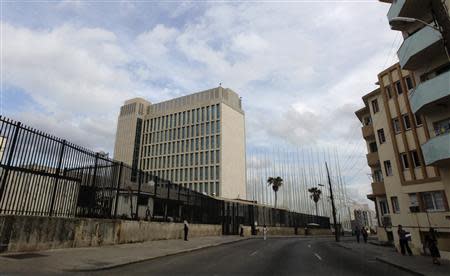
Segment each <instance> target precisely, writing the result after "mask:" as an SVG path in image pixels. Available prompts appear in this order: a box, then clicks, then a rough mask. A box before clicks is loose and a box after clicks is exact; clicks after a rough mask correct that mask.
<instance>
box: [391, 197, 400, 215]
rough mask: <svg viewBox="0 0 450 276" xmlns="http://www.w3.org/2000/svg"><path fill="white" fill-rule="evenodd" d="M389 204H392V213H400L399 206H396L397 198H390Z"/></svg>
mask: <svg viewBox="0 0 450 276" xmlns="http://www.w3.org/2000/svg"><path fill="white" fill-rule="evenodd" d="M391 203H392V211H393V212H394V213H400V204H398V197H396V196H391Z"/></svg>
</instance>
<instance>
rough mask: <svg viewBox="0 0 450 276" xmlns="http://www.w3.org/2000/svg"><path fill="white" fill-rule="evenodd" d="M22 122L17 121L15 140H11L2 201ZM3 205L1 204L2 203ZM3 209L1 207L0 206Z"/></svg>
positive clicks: (2, 188)
mask: <svg viewBox="0 0 450 276" xmlns="http://www.w3.org/2000/svg"><path fill="white" fill-rule="evenodd" d="M20 125H21V123H20V122H17V124H16V130H15V131H14V137H13V140H12V142H11V149H10V151H9V155H8V159H7V161H6V167H5V173H4V175H3V179H2V184H1V186H0V202H1V201H2V198H3V192H4V190H5V185H6V179H7V178H8V172H9V166H11V162H12V159H13V154H14V150H15V148H16V144H17V136H18V135H19V131H20ZM0 206H1V205H0ZM0 211H1V208H0Z"/></svg>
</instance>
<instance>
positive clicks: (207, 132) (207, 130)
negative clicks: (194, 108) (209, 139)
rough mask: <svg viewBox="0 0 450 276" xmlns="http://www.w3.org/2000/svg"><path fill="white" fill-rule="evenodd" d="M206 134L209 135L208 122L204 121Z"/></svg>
mask: <svg viewBox="0 0 450 276" xmlns="http://www.w3.org/2000/svg"><path fill="white" fill-rule="evenodd" d="M206 135H209V123H206Z"/></svg>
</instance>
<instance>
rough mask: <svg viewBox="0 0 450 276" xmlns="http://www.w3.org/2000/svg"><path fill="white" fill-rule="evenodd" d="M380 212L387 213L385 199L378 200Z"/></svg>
mask: <svg viewBox="0 0 450 276" xmlns="http://www.w3.org/2000/svg"><path fill="white" fill-rule="evenodd" d="M380 212H381V215H382V216H383V215H385V214H389V208H388V205H387V201H386V199H381V200H380Z"/></svg>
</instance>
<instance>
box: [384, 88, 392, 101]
mask: <svg viewBox="0 0 450 276" xmlns="http://www.w3.org/2000/svg"><path fill="white" fill-rule="evenodd" d="M385 89H386V95H387V96H388V98H389V99H391V98H392V91H391V87H389V86H386V87H385Z"/></svg>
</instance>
